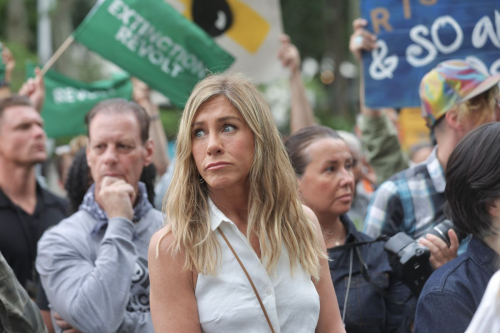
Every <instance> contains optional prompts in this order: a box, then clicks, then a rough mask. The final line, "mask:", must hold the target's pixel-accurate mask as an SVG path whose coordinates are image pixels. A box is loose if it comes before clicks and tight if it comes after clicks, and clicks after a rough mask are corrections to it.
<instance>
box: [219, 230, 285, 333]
mask: <svg viewBox="0 0 500 333" xmlns="http://www.w3.org/2000/svg"><path fill="white" fill-rule="evenodd" d="M217 231H218V232H219V233H220V235H221V236H222V238H224V240H225V241H226V244H227V246H229V249H230V250H231V252H233V255H234V257H235V258H236V260H237V261H238V263H239V264H240V266H241V269H243V272H244V273H245V275H246V276H247V279H248V282H250V285H251V286H252V289H253V292H254V293H255V296H256V297H257V300H258V301H259V304H260V308H261V309H262V312H264V316H265V317H266V320H267V324H268V325H269V328H270V329H271V332H272V333H275V332H274V329H273V325H272V324H271V320H270V319H269V316H268V315H267V311H266V308H265V307H264V303H262V300H261V299H260V296H259V293H258V292H257V288H255V285H254V284H253V281H252V278H251V277H250V275H249V274H248V272H247V270H246V269H245V266H243V263H242V262H241V260H240V257H238V255H237V254H236V251H234V249H233V247H232V246H231V243H229V240H228V239H227V238H226V235H224V233H223V232H222V230H221V229H220V227H219V228H217Z"/></svg>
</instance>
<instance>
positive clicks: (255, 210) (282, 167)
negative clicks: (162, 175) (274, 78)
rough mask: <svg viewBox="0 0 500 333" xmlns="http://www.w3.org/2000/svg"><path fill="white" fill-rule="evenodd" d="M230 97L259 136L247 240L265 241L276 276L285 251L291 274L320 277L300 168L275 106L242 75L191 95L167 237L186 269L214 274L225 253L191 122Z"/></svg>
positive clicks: (319, 254) (266, 258)
mask: <svg viewBox="0 0 500 333" xmlns="http://www.w3.org/2000/svg"><path fill="white" fill-rule="evenodd" d="M217 96H224V97H226V98H227V99H228V101H229V102H231V104H232V105H233V106H234V107H235V108H236V109H237V110H238V111H239V112H240V114H241V115H242V117H243V118H244V120H245V121H246V122H247V124H248V126H249V127H250V129H251V130H252V132H253V134H254V138H255V152H254V156H253V161H252V165H251V167H250V171H249V174H248V178H249V202H248V211H249V215H248V226H247V236H248V235H251V234H252V232H253V233H255V235H256V236H257V237H258V239H259V243H260V245H261V250H262V261H263V262H266V263H267V266H266V269H267V271H268V272H269V273H272V274H274V272H275V270H276V266H277V264H278V260H279V257H280V254H281V250H282V246H285V247H286V249H287V251H288V254H289V258H290V267H291V270H292V272H294V270H295V269H296V267H297V263H300V265H301V266H302V267H303V269H304V270H305V271H306V272H307V273H308V274H310V275H311V276H312V277H313V278H315V279H319V273H320V262H319V259H320V258H326V255H325V254H324V253H323V251H322V249H321V247H320V245H319V242H318V239H317V232H316V228H315V226H314V224H313V223H312V222H311V221H310V220H309V219H308V217H307V216H306V214H305V212H304V210H303V208H302V206H301V201H300V198H299V196H298V193H299V191H298V185H297V181H296V177H295V173H294V170H293V168H292V166H291V164H290V160H289V158H288V155H287V153H286V151H285V148H284V145H283V142H282V140H281V136H280V134H279V132H278V129H277V128H276V125H275V124H274V120H273V118H272V115H271V112H270V110H269V107H268V106H267V104H266V102H265V101H264V99H263V98H262V96H261V94H260V93H259V92H258V91H257V89H256V88H255V87H254V86H253V85H252V84H251V83H250V82H249V81H248V80H247V79H246V78H245V77H243V76H242V75H238V74H219V75H213V76H209V77H207V78H206V79H204V80H203V81H201V82H199V83H198V84H197V85H196V87H195V88H194V90H193V92H192V93H191V96H190V97H189V99H188V101H187V104H186V107H185V109H184V113H183V115H182V118H181V121H180V125H179V133H178V135H177V148H176V164H175V169H174V174H173V177H172V182H171V184H170V187H169V189H168V191H167V194H166V196H165V198H164V201H163V211H164V212H165V214H166V220H167V221H168V225H167V233H168V232H172V234H173V236H174V237H173V238H174V241H173V243H172V245H171V248H170V249H171V251H172V253H173V254H174V255H175V254H176V253H179V251H181V250H183V251H184V253H185V264H184V268H185V269H188V270H193V269H195V270H196V271H198V272H200V273H203V274H208V275H216V274H217V271H218V267H219V266H220V260H219V259H220V258H221V252H220V251H221V248H220V245H219V243H218V241H217V238H216V235H215V232H213V231H212V230H211V223H210V215H209V204H208V202H209V201H208V200H209V191H208V188H207V184H206V183H200V182H199V177H200V175H199V172H198V169H197V168H196V164H195V161H194V158H193V155H192V151H191V147H192V128H191V126H192V123H193V119H194V117H195V115H196V112H197V110H198V109H199V108H200V107H201V106H202V105H203V103H205V102H207V101H208V100H210V99H211V98H214V97H217Z"/></svg>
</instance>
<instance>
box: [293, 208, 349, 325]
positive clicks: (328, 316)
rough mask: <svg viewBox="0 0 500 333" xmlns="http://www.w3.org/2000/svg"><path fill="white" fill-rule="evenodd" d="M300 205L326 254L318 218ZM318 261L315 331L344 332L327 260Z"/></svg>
mask: <svg viewBox="0 0 500 333" xmlns="http://www.w3.org/2000/svg"><path fill="white" fill-rule="evenodd" d="M302 207H304V211H305V213H306V214H307V217H309V219H310V220H311V221H313V223H314V225H315V227H316V231H317V234H318V241H319V242H320V245H321V248H322V249H323V250H324V252H325V254H326V246H325V241H324V239H323V233H322V232H321V227H320V225H319V222H318V219H317V218H316V215H314V213H313V211H312V210H311V209H309V208H308V207H306V206H302ZM320 262H321V274H320V280H319V281H318V282H315V283H314V285H315V286H316V290H317V291H318V295H319V301H320V311H319V320H318V326H317V327H316V332H317V333H320V332H321V333H323V332H325V333H326V332H328V333H330V332H335V333H337V332H345V329H344V325H343V323H342V318H341V317H340V311H339V305H338V302H337V296H336V295H335V290H334V289H333V282H332V278H331V276H330V267H329V266H328V260H327V259H320Z"/></svg>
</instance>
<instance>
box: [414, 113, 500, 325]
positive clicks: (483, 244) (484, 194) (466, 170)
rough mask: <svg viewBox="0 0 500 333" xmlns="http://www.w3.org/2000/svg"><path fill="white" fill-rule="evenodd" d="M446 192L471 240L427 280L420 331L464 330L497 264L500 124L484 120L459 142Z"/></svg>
mask: <svg viewBox="0 0 500 333" xmlns="http://www.w3.org/2000/svg"><path fill="white" fill-rule="evenodd" d="M445 195H446V199H447V202H446V204H445V207H444V211H445V213H446V215H447V216H448V218H449V219H450V220H451V221H452V222H453V223H454V224H455V226H456V227H457V228H458V230H460V231H462V232H465V233H468V234H471V235H472V239H471V241H470V243H469V247H468V249H467V251H466V252H465V253H464V254H462V255H461V256H459V257H458V258H457V259H455V260H453V261H451V262H449V263H447V264H445V265H444V266H442V267H441V268H440V269H439V270H436V271H435V272H434V273H433V274H432V275H431V277H430V278H429V280H427V283H426V284H425V286H424V289H423V290H422V293H421V294H420V298H419V300H418V303H417V312H416V317H415V333H425V332H440V333H446V332H453V333H455V332H464V331H465V330H466V329H467V327H468V325H469V323H470V322H471V320H472V317H473V315H474V312H475V311H476V309H477V308H478V306H479V303H480V302H481V298H482V296H483V294H484V292H485V290H486V287H487V285H488V281H489V280H490V279H491V277H492V276H493V274H494V273H495V272H496V271H497V269H498V264H499V263H500V261H499V260H500V235H499V234H498V230H499V229H500V123H498V122H497V123H490V124H486V125H483V126H481V127H479V128H477V129H475V130H474V131H473V132H471V133H470V134H469V135H467V136H466V137H465V138H464V139H463V140H462V141H461V142H460V143H459V144H458V146H457V147H456V149H455V150H454V151H453V153H452V154H451V156H450V159H449V161H448V167H447V169H446V189H445ZM477 332H479V331H477ZM481 332H482V331H481Z"/></svg>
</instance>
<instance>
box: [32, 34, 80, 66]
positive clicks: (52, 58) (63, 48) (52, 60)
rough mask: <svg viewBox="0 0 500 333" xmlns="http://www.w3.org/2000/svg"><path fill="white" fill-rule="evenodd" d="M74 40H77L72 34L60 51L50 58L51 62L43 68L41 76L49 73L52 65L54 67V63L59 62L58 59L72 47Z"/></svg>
mask: <svg viewBox="0 0 500 333" xmlns="http://www.w3.org/2000/svg"><path fill="white" fill-rule="evenodd" d="M74 40H75V37H73V34H71V35H70V36H69V37H68V38H67V39H66V40H65V41H64V43H63V44H62V45H61V46H60V47H59V49H57V51H56V53H54V54H53V55H52V57H50V59H49V61H47V63H46V64H45V65H44V66H43V68H42V71H41V72H40V74H41V75H42V76H44V75H45V73H47V71H48V70H49V69H50V67H52V65H54V63H55V62H56V61H57V59H59V58H60V57H61V55H62V54H63V53H64V51H66V49H67V48H68V47H69V46H70V45H71V43H73V41H74Z"/></svg>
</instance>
